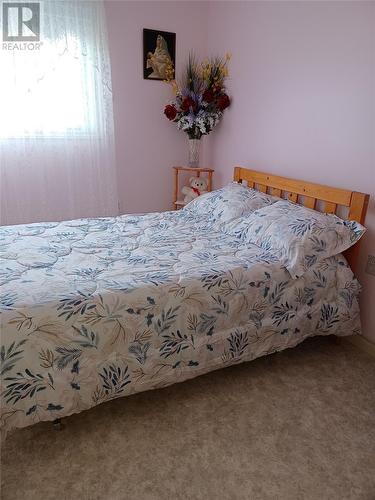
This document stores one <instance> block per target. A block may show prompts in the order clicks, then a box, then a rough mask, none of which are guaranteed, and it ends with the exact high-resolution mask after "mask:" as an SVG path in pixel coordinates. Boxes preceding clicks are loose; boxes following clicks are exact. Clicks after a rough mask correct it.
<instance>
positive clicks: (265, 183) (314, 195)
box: [234, 167, 370, 271]
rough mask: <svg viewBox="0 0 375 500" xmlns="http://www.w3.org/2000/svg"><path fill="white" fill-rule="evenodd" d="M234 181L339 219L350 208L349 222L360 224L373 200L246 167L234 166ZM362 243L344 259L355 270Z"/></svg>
mask: <svg viewBox="0 0 375 500" xmlns="http://www.w3.org/2000/svg"><path fill="white" fill-rule="evenodd" d="M234 180H235V181H237V182H241V183H242V182H243V181H246V182H247V185H248V187H251V188H254V189H257V190H258V191H262V192H263V193H269V194H272V195H273V196H278V197H279V198H286V199H288V200H291V201H293V202H295V203H300V204H301V205H304V206H305V207H308V208H312V209H314V210H320V211H321V212H326V213H329V214H337V215H338V216H339V217H340V215H339V212H340V208H341V207H346V208H347V209H348V214H347V218H348V219H350V220H355V221H357V222H360V223H361V224H364V222H365V217H366V212H367V206H368V202H369V198H370V196H369V195H368V194H365V193H358V192H357V191H348V190H347V189H340V188H333V187H329V186H323V185H321V184H314V183H312V182H305V181H300V180H296V179H290V178H288V177H280V176H278V175H272V174H266V173H264V172H258V171H256V170H250V169H248V168H244V167H234ZM359 244H360V241H359V242H358V243H356V244H355V245H354V246H353V247H351V248H350V249H349V250H347V251H346V252H345V257H346V259H347V260H348V262H349V264H350V267H351V268H352V270H353V271H355V270H356V264H357V260H358V252H359Z"/></svg>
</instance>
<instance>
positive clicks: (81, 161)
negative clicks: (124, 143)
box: [0, 0, 118, 224]
mask: <svg viewBox="0 0 375 500" xmlns="http://www.w3.org/2000/svg"><path fill="white" fill-rule="evenodd" d="M41 4H42V5H41V37H40V40H41V42H42V44H41V47H40V50H23V51H21V50H0V69H1V77H0V166H1V206H0V208H1V212H0V219H1V224H18V223H25V222H34V221H51V220H62V219H71V218H78V217H90V216H103V215H114V214H116V213H118V197H117V189H116V165H115V153H114V133H113V110H112V92H111V72H110V62H109V54H108V46H107V36H106V29H105V13H104V8H103V5H102V2H91V1H77V0H75V1H74V0H73V1H56V0H46V1H44V2H41Z"/></svg>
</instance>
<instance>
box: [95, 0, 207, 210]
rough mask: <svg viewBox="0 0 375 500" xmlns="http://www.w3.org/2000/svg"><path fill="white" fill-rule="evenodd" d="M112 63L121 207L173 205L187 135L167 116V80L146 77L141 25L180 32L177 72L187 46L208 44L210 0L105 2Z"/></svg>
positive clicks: (195, 48)
mask: <svg viewBox="0 0 375 500" xmlns="http://www.w3.org/2000/svg"><path fill="white" fill-rule="evenodd" d="M105 8H106V15H107V29H108V37H109V49H110V55H111V66H112V86H113V96H114V121H115V139H116V155H117V164H118V192H119V197H120V212H121V213H125V212H149V211H159V210H169V209H171V205H172V175H171V167H172V165H181V164H186V160H187V150H188V149H187V139H186V137H185V134H183V133H181V132H180V131H178V130H177V128H176V126H175V125H174V124H171V123H170V122H168V120H167V119H166V118H164V116H163V109H164V105H165V104H166V103H167V101H168V100H169V99H171V98H172V93H171V90H170V87H169V86H168V85H166V84H165V83H163V82H159V81H154V82H153V81H148V80H143V66H142V44H143V41H142V30H143V28H151V29H160V30H163V31H172V32H176V33H177V40H176V67H177V74H178V73H179V72H180V71H181V69H182V68H183V67H184V63H185V62H186V59H187V56H188V53H189V50H190V49H192V50H193V51H195V52H196V54H198V53H199V54H201V53H202V49H203V50H205V47H206V32H207V23H206V21H207V17H206V16H207V8H208V6H207V4H205V3H201V2H189V1H187V2H184V1H181V2H180V1H177V2H169V1H166V2H159V1H151V2H143V1H134V2H128V1H121V2H120V1H110V0H107V1H106V2H105Z"/></svg>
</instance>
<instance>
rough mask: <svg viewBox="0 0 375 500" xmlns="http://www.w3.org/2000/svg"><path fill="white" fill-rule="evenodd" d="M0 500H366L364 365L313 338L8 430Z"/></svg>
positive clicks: (369, 377) (370, 388)
mask: <svg viewBox="0 0 375 500" xmlns="http://www.w3.org/2000/svg"><path fill="white" fill-rule="evenodd" d="M1 499H2V500H17V499H22V500H34V499H37V500H49V499H59V500H60V499H69V500H70V499H78V500H81V499H84V500H86V499H87V500H88V499H89V500H93V499H106V500H107V499H108V500H117V499H119V500H120V499H121V500H122V499H131V500H148V499H163V500H164V499H166V500H169V499H189V500H190V499H205V500H211V499H228V500H235V499H250V500H257V499H261V500H265V499H282V500H284V499H286V500H289V499H290V500H292V499H298V500H310V499H311V500H313V499H314V500H315V499H317V500H326V499H327V500H336V499H339V500H344V499H356V500H357V499H358V500H374V499H375V362H374V359H373V358H370V357H369V356H367V355H366V354H365V353H362V352H361V351H359V350H357V348H356V347H354V346H351V345H350V344H348V343H346V342H342V341H341V342H340V343H336V342H335V341H334V340H332V339H312V340H309V341H307V342H305V343H304V344H302V345H301V346H299V347H297V348H295V349H292V350H288V351H284V352H283V353H279V354H275V355H272V356H268V357H267V358H262V359H259V360H256V361H253V362H252V363H247V364H244V365H238V366H235V367H231V368H227V369H225V370H221V371H217V372H214V373H210V374H208V375H205V376H203V377H200V378H198V379H195V380H191V381H188V382H185V383H183V384H177V385H175V386H172V387H168V388H165V389H162V390H158V391H153V392H148V393H143V394H138V395H135V396H132V397H128V398H123V399H119V400H116V401H112V402H110V403H107V404H105V405H102V406H99V407H97V408H95V409H93V410H90V411H88V412H85V413H81V414H79V415H75V416H72V417H70V418H68V419H65V428H64V429H63V430H62V431H61V432H56V431H54V430H53V429H52V428H51V424H45V423H43V424H39V425H37V426H34V427H31V428H27V429H23V430H20V431H16V432H15V433H13V434H12V435H10V436H9V438H8V439H7V441H6V443H5V446H4V447H3V449H2V492H1Z"/></svg>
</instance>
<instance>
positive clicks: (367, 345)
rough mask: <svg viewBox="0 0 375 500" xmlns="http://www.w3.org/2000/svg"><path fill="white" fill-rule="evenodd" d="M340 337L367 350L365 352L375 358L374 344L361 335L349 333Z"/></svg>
mask: <svg viewBox="0 0 375 500" xmlns="http://www.w3.org/2000/svg"><path fill="white" fill-rule="evenodd" d="M341 338H342V340H346V341H347V342H350V343H351V344H353V345H355V346H356V347H358V348H359V349H361V351H364V352H367V354H370V355H371V356H373V357H374V358H375V344H374V343H373V342H370V341H369V340H367V339H366V338H365V337H363V336H362V335H350V336H349V337H341Z"/></svg>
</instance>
